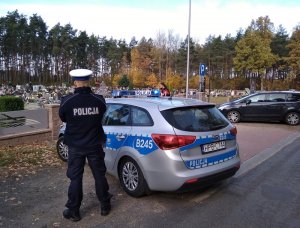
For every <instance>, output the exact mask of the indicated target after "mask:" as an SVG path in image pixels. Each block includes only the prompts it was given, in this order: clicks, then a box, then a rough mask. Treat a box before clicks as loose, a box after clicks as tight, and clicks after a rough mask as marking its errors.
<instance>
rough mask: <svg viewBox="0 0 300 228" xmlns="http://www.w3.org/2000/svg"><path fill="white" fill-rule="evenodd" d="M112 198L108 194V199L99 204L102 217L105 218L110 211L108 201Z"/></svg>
mask: <svg viewBox="0 0 300 228" xmlns="http://www.w3.org/2000/svg"><path fill="white" fill-rule="evenodd" d="M112 197H113V195H112V194H110V193H109V197H108V199H107V200H106V201H105V202H103V203H102V204H101V215H102V216H106V215H108V214H109V212H110V210H111V204H110V199H111V198H112Z"/></svg>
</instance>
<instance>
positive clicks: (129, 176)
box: [118, 157, 151, 198]
mask: <svg viewBox="0 0 300 228" xmlns="http://www.w3.org/2000/svg"><path fill="white" fill-rule="evenodd" d="M118 172H119V180H120V184H121V186H122V188H123V190H124V191H125V192H126V193H127V194H128V195H130V196H132V197H136V198H137V197H141V196H144V195H149V194H150V193H151V191H150V190H149V188H148V185H147V182H146V180H145V178H144V175H143V173H142V170H141V169H140V167H139V165H138V164H137V162H136V161H134V160H133V159H132V158H129V157H126V158H124V159H123V160H122V161H121V163H120V166H119V170H118Z"/></svg>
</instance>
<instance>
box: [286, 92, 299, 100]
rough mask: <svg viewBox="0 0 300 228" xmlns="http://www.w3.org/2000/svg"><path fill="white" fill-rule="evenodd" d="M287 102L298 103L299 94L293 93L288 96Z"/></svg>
mask: <svg viewBox="0 0 300 228" xmlns="http://www.w3.org/2000/svg"><path fill="white" fill-rule="evenodd" d="M287 101H300V94H295V93H291V94H288V95H287Z"/></svg>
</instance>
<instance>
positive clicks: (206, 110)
mask: <svg viewBox="0 0 300 228" xmlns="http://www.w3.org/2000/svg"><path fill="white" fill-rule="evenodd" d="M161 113H162V115H163V117H164V118H165V119H166V120H167V121H168V122H169V124H171V125H172V126H173V127H174V128H177V129H179V130H182V131H191V132H204V131H214V130H218V129H221V128H224V127H226V126H228V124H229V122H228V121H227V120H226V118H225V117H224V116H223V114H222V113H221V112H220V111H219V110H218V109H217V108H216V107H213V106H198V107H184V108H176V109H168V110H164V111H162V112H161Z"/></svg>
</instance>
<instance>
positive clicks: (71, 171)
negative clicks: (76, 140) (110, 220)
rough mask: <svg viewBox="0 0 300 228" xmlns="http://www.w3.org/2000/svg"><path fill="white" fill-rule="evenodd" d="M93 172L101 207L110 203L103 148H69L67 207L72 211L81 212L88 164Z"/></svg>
mask: <svg viewBox="0 0 300 228" xmlns="http://www.w3.org/2000/svg"><path fill="white" fill-rule="evenodd" d="M86 158H87V160H88V164H89V166H90V168H91V170H92V173H93V176H94V179H95V188H96V194H97V197H98V199H99V201H100V202H101V205H102V206H103V205H105V204H107V203H109V200H110V196H111V195H110V194H109V193H108V189H109V186H108V183H107V180H106V177H105V174H106V166H105V163H104V152H103V149H102V148H101V147H99V149H98V150H96V151H95V150H92V151H85V150H82V149H78V148H74V147H69V157H68V170H67V177H68V178H70V180H71V182H70V186H69V190H68V201H67V203H66V207H67V208H69V209H70V210H79V208H80V206H81V201H82V198H83V191H82V178H83V172H84V166H85V163H86Z"/></svg>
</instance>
